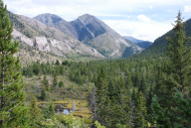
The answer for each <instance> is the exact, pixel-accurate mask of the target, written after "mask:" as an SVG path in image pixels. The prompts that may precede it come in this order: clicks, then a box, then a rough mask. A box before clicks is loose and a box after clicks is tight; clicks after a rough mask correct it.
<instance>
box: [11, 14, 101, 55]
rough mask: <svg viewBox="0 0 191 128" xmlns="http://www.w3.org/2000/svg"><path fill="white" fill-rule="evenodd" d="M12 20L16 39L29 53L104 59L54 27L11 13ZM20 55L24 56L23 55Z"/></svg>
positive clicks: (93, 50)
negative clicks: (27, 47)
mask: <svg viewBox="0 0 191 128" xmlns="http://www.w3.org/2000/svg"><path fill="white" fill-rule="evenodd" d="M10 18H11V21H12V23H13V25H14V32H13V37H14V39H16V40H18V41H19V42H21V45H23V44H24V45H27V46H29V47H30V49H31V50H28V52H30V51H32V50H34V49H35V50H37V51H41V52H42V53H43V54H45V56H46V54H50V55H51V56H57V58H60V57H62V58H72V57H75V56H79V57H80V56H81V57H83V56H84V57H92V58H103V56H102V55H101V54H100V53H99V52H97V50H96V49H94V48H92V47H89V46H87V45H85V44H83V43H81V42H79V41H78V40H76V39H75V38H73V37H72V36H70V35H68V34H66V33H64V32H62V31H60V30H58V29H56V28H54V27H48V26H47V25H45V24H43V23H41V22H39V21H37V20H35V19H31V18H28V17H25V16H21V15H16V14H13V13H10ZM22 48H23V47H22ZM25 51H26V49H25ZM20 54H21V56H22V53H20ZM30 54H32V53H30ZM33 57H34V56H33Z"/></svg>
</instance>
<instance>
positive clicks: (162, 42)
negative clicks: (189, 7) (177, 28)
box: [143, 19, 191, 54]
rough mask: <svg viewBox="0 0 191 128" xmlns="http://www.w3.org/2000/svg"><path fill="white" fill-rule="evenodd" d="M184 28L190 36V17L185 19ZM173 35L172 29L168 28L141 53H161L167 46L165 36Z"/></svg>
mask: <svg viewBox="0 0 191 128" xmlns="http://www.w3.org/2000/svg"><path fill="white" fill-rule="evenodd" d="M184 28H185V32H186V35H187V36H191V19H189V20H187V21H186V22H185V23H184ZM173 35H174V30H173V29H172V30H170V31H169V32H167V33H166V34H164V35H162V36H161V37H159V38H157V39H156V40H155V41H154V43H153V44H152V45H151V47H149V48H148V49H146V50H145V51H144V52H143V54H151V53H152V54H162V53H164V52H165V50H166V47H167V38H168V37H172V36H173Z"/></svg>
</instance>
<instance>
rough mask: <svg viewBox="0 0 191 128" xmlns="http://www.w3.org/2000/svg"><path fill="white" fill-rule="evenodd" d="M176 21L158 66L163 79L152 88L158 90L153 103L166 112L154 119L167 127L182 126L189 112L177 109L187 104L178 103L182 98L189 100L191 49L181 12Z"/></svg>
mask: <svg viewBox="0 0 191 128" xmlns="http://www.w3.org/2000/svg"><path fill="white" fill-rule="evenodd" d="M175 23H176V25H175V26H174V29H173V30H174V33H173V36H172V37H171V38H169V39H168V48H167V49H168V50H167V57H166V58H165V59H166V60H165V61H164V64H163V66H162V68H161V69H162V75H160V78H161V77H162V79H161V80H160V81H158V86H156V89H155V90H158V91H157V96H158V102H159V104H158V105H155V106H160V108H162V109H161V110H162V111H163V112H162V111H161V112H162V113H163V114H165V118H162V119H160V120H157V123H161V124H160V125H161V127H169V128H174V127H185V123H183V122H187V121H188V119H189V117H190V116H191V115H190V113H187V112H182V111H181V109H182V108H180V107H182V106H185V107H186V106H187V105H186V104H182V105H180V102H183V100H182V97H183V98H184V99H185V100H186V101H187V103H189V99H190V79H191V76H190V74H191V70H190V69H191V67H190V64H191V51H190V48H188V47H187V43H188V42H189V40H188V38H187V37H186V35H185V30H184V23H183V19H182V17H181V13H180V12H179V13H178V16H177V20H176V21H175ZM179 94H181V96H182V97H180V96H179ZM178 101H179V102H178ZM155 108H156V107H155ZM158 108H159V107H158ZM188 109H189V108H188ZM154 111H156V110H154ZM180 111H181V112H180ZM163 114H161V115H163ZM177 117H178V118H177Z"/></svg>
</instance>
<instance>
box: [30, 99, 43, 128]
mask: <svg viewBox="0 0 191 128" xmlns="http://www.w3.org/2000/svg"><path fill="white" fill-rule="evenodd" d="M36 102H37V101H36V98H35V97H33V98H32V101H31V104H30V124H31V127H32V128H41V121H42V120H43V117H42V113H41V110H40V109H39V108H38V106H37V103H36Z"/></svg>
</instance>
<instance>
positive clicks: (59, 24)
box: [34, 13, 77, 37]
mask: <svg viewBox="0 0 191 128" xmlns="http://www.w3.org/2000/svg"><path fill="white" fill-rule="evenodd" d="M34 19H36V20H38V21H40V22H42V23H44V24H46V25H48V26H50V27H54V28H56V29H58V30H60V31H62V32H63V33H65V34H68V35H70V36H73V37H77V33H76V31H75V29H74V28H73V26H72V25H71V24H70V23H69V22H67V21H65V20H64V19H62V18H61V17H59V16H57V15H54V14H49V13H45V14H41V15H38V16H36V17H34Z"/></svg>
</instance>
